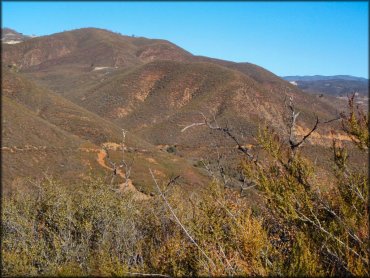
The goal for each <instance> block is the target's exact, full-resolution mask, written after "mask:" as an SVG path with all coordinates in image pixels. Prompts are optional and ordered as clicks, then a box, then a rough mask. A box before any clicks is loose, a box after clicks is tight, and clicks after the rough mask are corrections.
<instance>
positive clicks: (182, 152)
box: [3, 28, 345, 184]
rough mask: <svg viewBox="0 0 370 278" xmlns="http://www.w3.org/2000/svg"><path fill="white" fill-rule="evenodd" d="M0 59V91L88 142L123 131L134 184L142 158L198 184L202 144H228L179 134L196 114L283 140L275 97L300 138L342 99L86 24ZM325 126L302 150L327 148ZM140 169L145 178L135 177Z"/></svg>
mask: <svg viewBox="0 0 370 278" xmlns="http://www.w3.org/2000/svg"><path fill="white" fill-rule="evenodd" d="M3 66H4V68H5V69H6V74H5V78H4V80H3V87H4V92H5V96H7V97H8V98H10V99H12V100H13V101H16V102H17V103H18V104H21V105H24V106H25V107H27V109H29V110H31V111H32V112H33V113H35V115H36V116H37V117H39V118H41V119H43V120H46V121H47V122H48V123H50V124H52V125H55V126H56V127H57V128H58V129H60V130H61V131H63V132H67V133H68V134H71V135H73V136H75V137H76V138H78V139H79V140H85V141H86V142H87V143H88V144H93V145H94V148H97V149H99V148H101V146H102V144H107V142H111V143H114V144H119V143H120V141H121V129H122V128H124V129H125V130H128V131H129V133H128V134H129V137H128V138H127V140H128V142H127V143H128V144H129V146H130V147H132V148H133V149H136V150H140V149H141V150H145V151H144V152H141V154H140V155H139V154H136V153H132V154H127V155H128V156H130V157H133V156H135V155H137V156H138V157H141V158H140V159H141V160H140V162H139V161H137V162H135V167H136V168H137V169H136V170H137V171H136V172H135V171H133V175H137V176H136V179H137V182H138V183H140V184H144V183H145V182H144V181H145V180H147V178H148V176H147V174H148V173H146V172H147V169H146V167H147V166H148V165H151V164H150V163H149V161H155V162H156V163H158V165H161V167H162V170H160V171H161V172H162V173H167V174H168V175H171V174H173V173H172V172H173V171H174V169H180V168H179V167H178V164H177V163H179V164H181V165H183V167H185V168H186V169H187V170H186V171H185V170H184V171H182V172H183V174H182V175H185V176H188V177H187V178H185V183H187V184H189V183H191V182H192V181H194V179H193V178H194V177H195V176H197V178H196V179H195V180H196V181H197V183H199V182H200V181H201V180H202V179H203V177H202V174H200V176H199V174H198V172H199V171H200V172H201V171H202V170H200V169H196V168H194V167H191V166H190V165H191V164H197V163H198V162H199V160H200V159H202V158H204V157H206V156H209V155H210V152H209V146H210V144H213V145H214V146H223V148H225V152H234V151H235V150H236V149H235V148H236V145H235V144H234V143H233V142H232V141H230V139H228V138H226V137H225V136H223V135H222V134H218V133H217V132H216V133H215V132H210V131H209V130H208V129H207V128H205V127H199V128H192V129H191V130H189V131H186V132H181V130H182V129H183V128H184V127H186V126H188V125H189V124H191V123H195V122H199V121H202V120H203V119H202V117H201V115H200V113H203V114H204V115H206V116H207V117H208V118H209V119H213V117H215V119H217V122H218V123H219V124H220V125H223V126H224V125H226V124H228V126H229V127H230V128H231V129H232V131H233V132H234V133H235V134H236V135H237V137H238V138H239V139H240V140H242V141H243V143H244V144H249V145H253V144H255V139H254V135H255V134H256V132H257V130H258V128H259V126H260V123H266V124H267V125H270V126H272V127H273V128H274V129H276V130H277V131H278V132H279V133H280V134H281V136H282V137H285V138H286V137H287V135H288V131H287V128H286V117H287V113H288V111H287V108H286V107H285V104H284V101H286V100H287V99H288V98H290V97H292V98H293V99H294V103H295V105H296V108H297V110H299V111H301V114H300V118H299V130H300V132H301V133H300V135H301V136H303V135H304V133H305V132H307V131H308V130H309V129H310V128H311V127H312V126H313V124H314V122H315V115H317V116H318V117H319V118H320V119H322V120H329V119H333V118H335V117H337V116H338V114H339V111H340V110H341V109H342V107H344V106H345V101H344V100H342V99H337V98H334V97H331V96H325V97H318V96H312V95H309V94H305V93H303V92H302V91H301V90H299V88H297V87H296V86H294V85H292V84H290V83H289V82H287V81H284V80H283V79H281V78H279V77H278V76H276V75H275V74H273V73H271V72H269V71H268V70H266V69H264V68H262V67H259V66H257V65H254V64H250V63H235V62H230V61H223V60H219V59H213V58H208V57H202V56H194V55H192V54H191V53H189V52H187V51H185V50H183V49H182V48H180V47H178V46H176V45H174V44H172V43H170V42H168V41H164V40H157V39H146V38H140V37H129V36H123V35H120V34H117V33H113V32H110V31H106V30H102V29H96V28H84V29H78V30H72V31H67V32H62V33H58V34H53V35H49V36H43V37H38V38H33V39H31V40H28V41H25V42H22V43H19V44H14V45H4V47H3ZM15 92H16V93H15ZM333 124H334V125H335V124H336V123H333ZM331 126H332V125H325V126H323V127H321V128H320V129H319V130H318V131H317V132H318V133H315V134H316V135H315V137H314V138H315V139H312V140H310V141H309V143H311V144H310V145H309V147H310V148H312V150H310V151H309V154H310V155H315V154H317V153H320V152H321V151H322V148H327V147H328V146H329V145H330V142H331V138H332V137H331V135H330V128H331ZM17 136H18V135H17ZM10 139H12V138H10ZM130 144H132V145H130ZM166 150H171V152H172V154H168V153H167V152H166ZM96 152H98V150H96ZM117 156H118V154H117V155H116V157H117ZM91 157H94V156H93V155H90V159H91ZM232 157H233V156H232ZM117 159H118V158H117ZM94 160H96V157H95V158H94ZM232 160H233V159H231V161H232ZM234 161H235V162H236V161H238V160H234ZM94 163H95V164H96V161H95V162H94ZM94 163H93V164H94ZM154 164H155V163H154ZM176 165H177V166H176ZM184 165H187V166H184ZM94 167H95V166H94ZM158 167H159V166H158ZM171 171H172V172H171ZM134 172H135V173H134ZM143 172H144V173H146V174H143V175H144V176H145V175H146V178H143V179H141V175H142V173H143ZM177 172H179V171H177ZM188 172H189V173H188ZM200 172H199V173H200ZM184 173H187V174H184ZM163 176H164V177H165V176H166V174H163ZM140 179H141V180H140ZM139 180H140V181H139ZM134 184H135V180H134Z"/></svg>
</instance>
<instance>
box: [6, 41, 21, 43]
mask: <svg viewBox="0 0 370 278" xmlns="http://www.w3.org/2000/svg"><path fill="white" fill-rule="evenodd" d="M20 42H22V41H3V43H6V44H17V43H20Z"/></svg>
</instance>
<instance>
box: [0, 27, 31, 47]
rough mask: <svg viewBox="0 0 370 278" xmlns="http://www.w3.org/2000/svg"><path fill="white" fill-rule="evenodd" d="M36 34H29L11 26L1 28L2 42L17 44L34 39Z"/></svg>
mask: <svg viewBox="0 0 370 278" xmlns="http://www.w3.org/2000/svg"><path fill="white" fill-rule="evenodd" d="M33 37H34V36H27V35H23V34H22V33H19V32H17V31H15V30H13V29H10V28H3V29H1V42H2V43H5V44H17V43H21V42H24V41H26V40H29V39H32V38H33Z"/></svg>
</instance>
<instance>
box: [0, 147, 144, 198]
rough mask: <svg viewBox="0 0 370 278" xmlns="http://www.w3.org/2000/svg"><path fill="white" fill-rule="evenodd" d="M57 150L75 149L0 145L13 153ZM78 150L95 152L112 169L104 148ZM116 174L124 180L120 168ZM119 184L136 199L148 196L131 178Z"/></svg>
mask: <svg viewBox="0 0 370 278" xmlns="http://www.w3.org/2000/svg"><path fill="white" fill-rule="evenodd" d="M104 146H105V147H108V148H109V149H111V150H116V149H117V146H118V144H115V143H110V142H107V143H105V144H104ZM57 150H64V151H66V150H68V151H76V149H66V148H62V147H59V148H56V147H54V148H50V147H49V148H48V147H46V146H30V145H26V146H24V147H23V148H22V147H17V146H13V147H1V151H7V152H11V153H15V152H23V151H57ZM77 150H78V151H82V152H88V153H90V152H94V153H97V159H96V161H97V162H98V164H99V165H100V166H101V167H103V168H105V169H108V170H110V171H113V168H112V167H109V166H108V165H107V164H106V163H105V158H106V157H107V153H106V151H105V150H104V149H95V148H78V149H77ZM117 174H118V175H119V176H120V177H121V178H122V179H124V180H125V174H124V172H123V171H122V170H121V169H117ZM119 186H120V190H121V191H127V192H133V193H134V198H135V199H137V200H148V199H149V198H150V196H148V195H146V194H144V193H142V192H140V191H139V190H137V189H136V187H135V186H134V185H133V184H132V180H131V179H128V182H127V184H125V183H121V184H119Z"/></svg>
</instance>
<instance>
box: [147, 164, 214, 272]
mask: <svg viewBox="0 0 370 278" xmlns="http://www.w3.org/2000/svg"><path fill="white" fill-rule="evenodd" d="M149 172H150V174H151V176H152V179H153V181H154V183H155V186H156V187H157V190H158V192H159V194H160V196H161V197H162V199H163V201H164V202H165V204H166V205H167V207H168V209H169V211H170V212H171V214H172V216H173V217H174V218H175V220H176V222H177V224H179V226H180V227H181V229H182V230H183V231H184V232H185V234H186V235H187V237H188V238H189V239H190V241H191V242H192V243H193V244H194V245H195V246H196V247H197V248H198V249H199V251H200V252H201V253H202V254H203V255H204V257H206V258H207V260H208V261H209V262H210V263H211V264H212V266H213V267H216V265H215V263H214V262H213V260H212V259H211V258H210V257H208V255H207V254H206V252H205V251H204V250H203V249H202V248H201V247H200V246H199V244H198V243H197V242H196V241H195V240H194V239H193V237H192V236H191V235H190V234H189V232H188V231H187V230H186V228H185V227H184V225H182V223H181V221H180V219H179V218H178V217H177V216H176V214H175V212H174V211H173V209H172V207H171V205H170V204H169V203H168V201H167V199H166V197H165V196H164V194H163V192H162V190H161V188H160V187H159V185H158V183H157V180H156V179H155V177H154V174H153V172H152V169H150V168H149Z"/></svg>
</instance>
